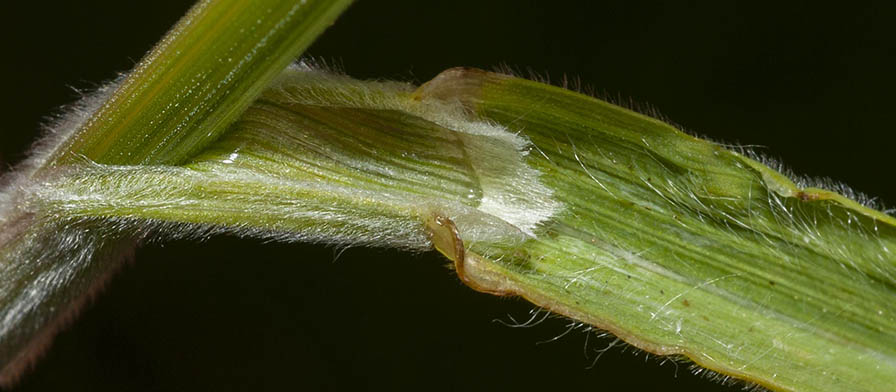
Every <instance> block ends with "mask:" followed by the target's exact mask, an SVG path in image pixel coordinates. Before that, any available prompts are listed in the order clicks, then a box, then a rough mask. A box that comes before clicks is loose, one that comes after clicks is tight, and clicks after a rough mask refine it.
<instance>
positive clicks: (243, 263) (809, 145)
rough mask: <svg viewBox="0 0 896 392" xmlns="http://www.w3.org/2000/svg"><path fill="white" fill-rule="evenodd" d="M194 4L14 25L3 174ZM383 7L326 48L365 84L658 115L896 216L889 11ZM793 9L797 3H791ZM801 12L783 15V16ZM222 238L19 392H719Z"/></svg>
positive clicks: (350, 24) (30, 12)
mask: <svg viewBox="0 0 896 392" xmlns="http://www.w3.org/2000/svg"><path fill="white" fill-rule="evenodd" d="M189 3H190V1H184V2H155V1H152V2H150V1H144V2H133V3H131V2H121V1H86V2H58V4H57V3H56V2H53V3H49V4H48V3H45V2H38V1H31V2H27V4H24V5H23V4H18V5H15V6H10V5H4V6H3V8H2V10H3V13H2V14H3V15H4V16H5V17H4V22H3V24H2V27H0V28H2V35H0V44H2V53H3V58H2V72H0V78H2V87H3V92H2V94H0V97H2V100H3V105H2V110H3V112H2V119H3V122H2V125H0V162H2V165H3V167H8V165H9V164H11V163H13V162H17V161H19V160H21V159H22V158H23V156H24V155H23V151H25V150H26V148H27V146H28V144H29V143H30V142H31V141H33V140H34V138H35V137H36V135H37V134H38V132H37V129H38V124H40V123H41V121H42V118H43V117H44V116H45V115H47V114H49V113H52V112H53V110H54V108H56V107H58V106H59V105H62V104H65V103H69V102H71V101H73V100H74V99H75V98H76V94H75V93H74V91H73V90H72V89H71V88H70V87H69V86H73V87H77V88H89V87H91V86H94V85H95V84H96V83H98V82H101V81H103V80H108V79H110V78H113V77H114V76H115V73H116V72H118V71H125V70H128V69H130V68H131V67H132V66H133V65H134V63H135V62H136V61H137V60H139V58H140V57H141V56H142V55H143V54H144V53H145V52H146V51H147V50H148V49H149V48H150V47H151V46H152V45H153V43H155V42H156V41H157V40H158V39H159V38H160V37H161V35H162V34H163V33H164V32H165V31H166V30H167V29H168V28H169V27H170V26H171V25H172V24H173V23H174V22H175V21H176V20H177V18H178V17H179V16H180V15H182V14H183V13H184V12H185V11H186V9H187V8H188V6H189ZM590 3H591V2H590V1H581V2H564V1H541V2H528V1H525V2H524V1H458V0H454V1H440V2H420V1H373V0H366V1H364V0H362V1H360V2H359V3H357V4H355V5H354V6H353V7H352V8H351V9H350V10H349V11H348V12H347V13H346V14H345V15H344V16H343V17H342V18H341V19H340V20H339V21H338V22H337V23H336V24H335V25H334V26H333V27H332V28H331V29H330V30H328V31H327V32H326V33H325V34H324V35H323V37H322V38H321V39H320V40H319V41H318V42H317V43H316V44H315V45H314V46H313V47H312V48H311V50H310V53H311V54H313V55H315V56H321V57H323V58H326V59H337V60H338V62H339V63H341V64H343V66H344V68H345V70H346V71H347V72H348V73H349V74H351V75H354V76H357V77H363V78H368V77H383V78H398V79H403V80H411V81H416V82H423V81H426V80H428V79H429V78H431V77H433V76H434V75H436V74H437V73H438V72H439V71H440V70H443V69H445V68H448V67H452V66H458V65H465V66H475V67H482V68H491V67H493V66H495V65H498V64H501V63H506V64H509V65H513V66H518V67H520V68H523V69H525V68H526V67H531V68H532V69H533V70H535V71H537V72H539V73H542V74H545V73H546V74H549V75H551V76H552V77H553V78H554V79H558V78H559V77H560V76H562V75H564V74H567V75H571V76H579V77H580V78H581V79H582V81H583V82H585V84H588V85H591V86H593V87H594V88H595V89H596V90H597V91H599V92H606V93H608V94H610V95H613V96H617V95H618V96H621V97H625V99H626V100H627V99H628V98H629V97H631V98H632V99H633V100H634V101H637V102H641V103H645V102H646V103H649V104H651V105H653V106H655V107H657V108H659V109H660V110H661V111H662V113H664V114H665V115H666V116H667V117H669V118H671V119H672V120H674V121H675V122H677V123H679V124H683V125H684V126H686V127H687V128H688V129H689V130H691V131H693V132H696V133H699V134H702V135H706V136H709V137H711V138H713V139H716V140H724V141H728V142H739V143H742V144H751V145H761V146H764V147H762V148H761V150H762V151H765V152H766V153H767V154H770V155H772V156H777V157H782V158H783V160H784V161H786V162H787V163H788V164H789V166H790V167H792V168H794V169H795V170H796V171H797V172H799V173H804V174H809V175H813V176H829V177H832V178H834V179H837V180H841V181H844V182H846V183H848V184H850V185H852V186H853V187H854V188H856V189H858V190H860V191H863V192H866V193H868V194H870V195H876V196H879V197H880V198H881V199H882V200H883V201H884V202H885V203H887V204H889V205H896V187H894V186H893V182H892V179H891V178H892V172H891V168H892V164H891V162H892V151H893V144H894V141H896V136H894V130H896V127H894V125H893V118H894V111H893V109H892V106H893V102H894V101H893V99H892V93H893V91H894V90H896V77H894V73H893V71H894V69H896V58H894V50H896V45H894V43H893V38H894V37H896V24H893V23H892V21H893V20H894V16H896V13H894V9H893V6H892V5H885V6H882V5H880V4H878V5H873V4H869V5H864V4H861V5H859V4H852V3H851V5H844V4H838V5H836V6H824V5H820V4H818V3H815V2H812V3H810V2H806V3H793V4H785V5H782V4H775V5H773V6H763V5H758V4H755V2H720V3H724V4H715V3H716V2H706V4H699V3H693V2H674V4H661V3H638V2H631V1H617V2H608V3H601V4H590ZM782 3H783V2H782ZM788 3H789V2H788ZM337 253H338V250H335V249H332V248H328V247H321V246H313V245H305V244H262V243H260V242H259V241H253V240H241V239H235V238H215V239H211V240H209V241H207V242H205V243H187V242H177V243H170V244H165V245H151V246H146V247H145V248H143V249H141V250H140V251H139V252H138V254H137V257H136V262H135V263H133V264H131V265H129V266H128V267H126V268H125V270H124V271H123V272H122V273H121V274H119V276H118V277H117V278H116V279H114V280H113V281H112V282H111V283H110V285H109V286H108V289H107V290H106V292H105V293H104V294H103V295H102V296H101V297H100V298H99V299H98V300H97V301H95V303H94V304H93V305H92V306H90V307H89V308H88V309H87V310H86V311H85V312H84V313H83V314H82V316H81V317H80V319H79V320H78V321H77V322H76V323H75V324H74V325H73V327H72V328H70V329H68V330H67V331H65V332H64V333H62V334H61V335H60V336H59V337H58V338H57V340H56V343H55V344H54V346H53V348H52V350H51V351H50V352H49V353H48V354H47V356H46V358H45V360H43V361H42V362H41V363H40V364H39V365H38V366H37V368H36V370H35V371H34V372H33V373H31V374H30V375H29V376H28V377H27V378H26V379H25V382H24V383H23V384H22V386H21V390H31V391H37V390H48V389H53V390H56V389H62V388H65V389H66V390H90V391H98V390H138V391H139V390H282V389H290V390H291V389H308V390H344V389H401V388H414V389H424V390H535V389H538V390H545V389H558V390H560V389H566V388H567V387H584V388H587V389H593V390H599V389H609V390H616V389H620V388H626V389H629V388H630V389H633V390H644V389H648V390H652V389H660V388H663V389H667V390H725V389H726V388H724V387H721V386H719V385H718V384H715V383H711V382H708V381H705V380H702V379H700V378H698V377H695V376H692V375H691V374H690V373H689V371H688V370H687V365H680V366H677V365H675V364H673V363H666V364H665V365H660V362H661V361H662V359H661V358H656V357H647V356H645V355H644V354H643V353H638V352H637V351H636V350H633V349H631V348H628V349H625V350H621V349H619V348H616V349H612V350H610V351H608V352H607V353H605V354H604V355H603V357H601V358H600V359H599V360H598V361H596V362H595V365H594V367H593V368H589V366H590V365H591V364H592V361H593V359H594V358H595V356H596V352H595V350H598V349H600V348H602V347H605V346H606V345H607V344H609V343H610V342H611V341H612V340H611V339H607V338H598V337H597V336H596V335H594V334H591V335H590V337H588V338H587V339H586V336H589V335H588V334H586V333H584V332H581V331H579V330H576V331H573V332H571V333H569V334H567V335H566V336H564V337H563V338H561V339H558V340H557V341H554V342H550V343H545V344H538V342H540V341H543V340H547V339H550V338H552V337H555V336H558V335H560V334H562V333H563V332H564V331H565V330H566V329H567V327H566V325H567V324H568V321H565V320H562V319H548V320H547V321H545V322H544V323H542V324H540V325H538V326H535V327H532V328H509V327H506V326H504V325H502V324H501V323H497V322H493V320H494V319H500V320H505V321H509V318H510V317H511V316H512V317H514V318H516V319H518V320H519V319H528V318H529V316H528V312H529V311H530V310H531V309H532V305H529V304H527V303H525V302H523V301H521V300H515V299H502V298H497V297H491V296H488V295H485V294H479V293H475V292H473V291H472V290H470V289H468V288H466V287H464V286H463V285H462V284H461V283H460V282H459V281H458V280H457V278H456V277H455V276H454V275H453V273H452V272H450V271H449V270H448V269H446V268H444V264H445V260H444V259H442V258H440V257H439V256H437V255H434V254H423V255H408V254H404V253H399V252H395V251H389V250H378V249H363V248H352V249H348V250H345V251H344V252H342V253H341V256H340V257H338V258H337V257H336V254H337Z"/></svg>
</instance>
